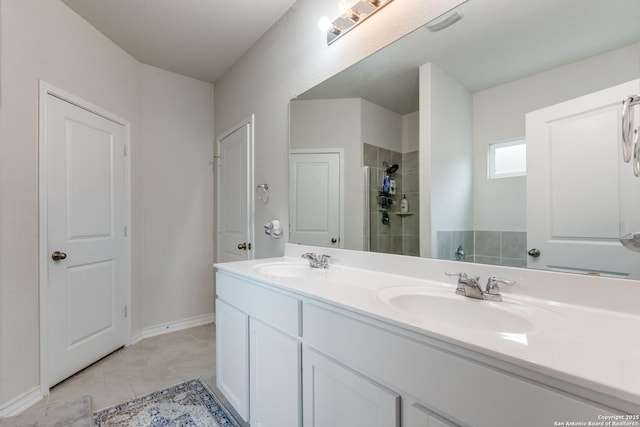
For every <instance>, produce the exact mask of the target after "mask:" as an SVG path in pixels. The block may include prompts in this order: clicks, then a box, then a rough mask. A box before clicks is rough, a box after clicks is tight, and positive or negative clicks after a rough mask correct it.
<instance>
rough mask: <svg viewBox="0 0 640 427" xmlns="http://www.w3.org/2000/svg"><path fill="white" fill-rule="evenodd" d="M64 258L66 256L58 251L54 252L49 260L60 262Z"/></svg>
mask: <svg viewBox="0 0 640 427" xmlns="http://www.w3.org/2000/svg"><path fill="white" fill-rule="evenodd" d="M66 257H67V254H65V253H64V252H60V251H55V252H54V253H52V254H51V259H52V260H54V261H62V260H63V259H65V258H66Z"/></svg>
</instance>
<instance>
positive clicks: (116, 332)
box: [42, 94, 128, 386]
mask: <svg viewBox="0 0 640 427" xmlns="http://www.w3.org/2000/svg"><path fill="white" fill-rule="evenodd" d="M45 99H46V101H45V102H46V105H45V109H44V153H42V154H43V156H44V158H45V170H46V173H45V176H46V178H45V181H44V185H45V187H46V188H45V189H44V192H45V193H46V212H47V213H46V217H47V219H46V221H47V222H46V230H47V235H46V248H47V252H48V259H47V275H48V281H47V285H48V286H47V292H46V296H47V301H46V304H47V310H46V313H47V316H46V318H47V322H46V324H45V325H46V330H47V336H48V339H47V341H48V348H47V352H46V354H47V355H48V363H47V365H46V369H47V372H48V385H49V386H51V385H54V384H56V383H58V382H60V381H62V380H63V379H65V378H67V377H69V376H70V375H72V374H74V373H75V372H77V371H79V370H81V369H82V368H84V367H86V366H88V365H89V364H91V363H93V362H95V361H96V360H98V359H100V358H101V357H103V356H105V355H107V354H109V353H110V352H112V351H113V350H115V349H117V348H119V347H121V346H123V345H124V344H125V343H126V340H127V337H126V334H127V327H126V326H125V317H126V315H127V313H126V301H127V292H128V277H127V274H128V273H127V271H128V264H127V263H128V258H127V257H128V250H127V243H126V237H125V233H126V230H125V221H126V218H127V209H128V208H127V202H126V200H125V195H126V190H125V185H126V183H125V166H124V164H125V160H124V158H125V155H126V153H125V129H124V126H123V125H121V124H118V123H115V122H113V121H111V120H108V119H106V118H104V117H102V116H99V115H97V114H94V113H92V112H90V111H88V110H85V109H83V108H80V107H77V106H76V105H73V104H71V103H69V102H67V101H63V100H61V99H59V98H57V97H55V96H52V95H51V94H47V95H46V98H45Z"/></svg>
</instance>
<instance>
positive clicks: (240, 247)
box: [238, 243, 247, 251]
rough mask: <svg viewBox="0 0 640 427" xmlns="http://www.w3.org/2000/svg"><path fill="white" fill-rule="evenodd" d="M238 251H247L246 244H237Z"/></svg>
mask: <svg viewBox="0 0 640 427" xmlns="http://www.w3.org/2000/svg"><path fill="white" fill-rule="evenodd" d="M238 249H240V250H241V251H246V250H247V244H246V243H238Z"/></svg>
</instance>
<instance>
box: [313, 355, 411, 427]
mask: <svg viewBox="0 0 640 427" xmlns="http://www.w3.org/2000/svg"><path fill="white" fill-rule="evenodd" d="M303 387H304V394H303V396H304V400H303V414H304V426H305V427H394V426H395V427H399V425H400V423H399V419H400V416H399V405H400V397H399V396H398V395H397V394H395V393H393V392H391V391H389V390H387V389H386V388H384V387H382V386H380V385H378V384H376V383H375V382H373V381H371V380H369V379H368V378H366V377H364V376H362V375H359V374H357V373H355V372H353V371H351V370H349V369H347V368H345V367H343V366H341V365H339V364H337V363H336V362H333V361H331V360H330V359H328V358H326V357H324V356H322V355H320V354H318V353H316V352H314V351H313V350H309V349H306V348H305V350H304V354H303Z"/></svg>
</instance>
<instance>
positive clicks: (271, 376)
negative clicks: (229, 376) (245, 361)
mask: <svg viewBox="0 0 640 427" xmlns="http://www.w3.org/2000/svg"><path fill="white" fill-rule="evenodd" d="M249 323H250V331H251V340H250V345H251V347H250V363H251V369H250V383H251V405H250V406H251V425H252V426H254V427H299V426H300V423H301V418H300V414H301V411H300V409H301V408H300V406H301V403H302V402H301V386H302V384H301V379H300V374H301V372H302V367H301V347H302V345H301V343H300V342H299V341H298V340H296V339H294V338H291V337H289V336H287V335H285V334H284V333H282V332H280V331H278V330H276V329H274V328H272V327H271V326H268V325H266V324H264V323H262V322H260V321H258V320H256V319H254V318H251V319H250V321H249Z"/></svg>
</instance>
